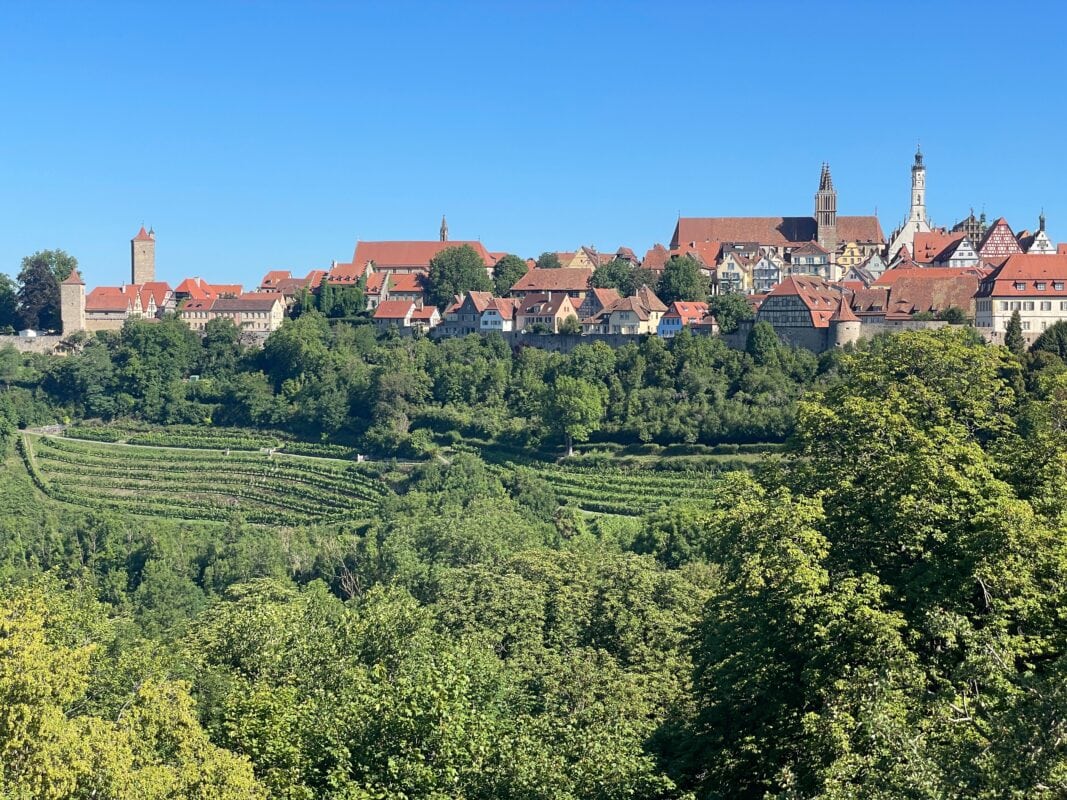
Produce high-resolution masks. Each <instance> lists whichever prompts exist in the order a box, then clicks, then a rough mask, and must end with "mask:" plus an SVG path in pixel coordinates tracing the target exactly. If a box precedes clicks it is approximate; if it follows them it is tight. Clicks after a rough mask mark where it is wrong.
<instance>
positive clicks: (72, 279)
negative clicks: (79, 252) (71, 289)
mask: <svg viewBox="0 0 1067 800" xmlns="http://www.w3.org/2000/svg"><path fill="white" fill-rule="evenodd" d="M63 283H64V284H66V285H68V286H84V285H85V281H83V280H82V277H81V275H79V274H78V268H77V267H75V268H74V269H72V270H71V271H70V275H68V276H67V279H66V280H65V281H63Z"/></svg>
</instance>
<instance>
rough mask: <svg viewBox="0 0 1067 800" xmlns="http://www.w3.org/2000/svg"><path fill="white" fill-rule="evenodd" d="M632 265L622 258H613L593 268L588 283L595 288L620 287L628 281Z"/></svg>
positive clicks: (632, 268)
mask: <svg viewBox="0 0 1067 800" xmlns="http://www.w3.org/2000/svg"><path fill="white" fill-rule="evenodd" d="M633 270H634V265H633V264H631V263H630V262H629V261H627V260H625V259H622V258H613V259H612V260H611V261H609V262H608V263H607V264H603V265H601V266H599V267H597V268H596V269H595V270H593V277H592V278H590V279H589V285H590V286H593V287H595V288H597V289H620V290H621V287H623V286H625V285H626V284H627V283H628V282H629V281H630V273H632V272H633Z"/></svg>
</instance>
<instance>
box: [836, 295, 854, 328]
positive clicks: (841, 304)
mask: <svg viewBox="0 0 1067 800" xmlns="http://www.w3.org/2000/svg"><path fill="white" fill-rule="evenodd" d="M859 321H860V318H859V317H857V316H856V314H855V312H853V310H852V306H851V305H850V304H849V302H848V301H847V300H846V299H845V296H844V295H841V299H840V300H839V301H838V303H837V311H835V312H834V315H833V316H832V317H830V322H859Z"/></svg>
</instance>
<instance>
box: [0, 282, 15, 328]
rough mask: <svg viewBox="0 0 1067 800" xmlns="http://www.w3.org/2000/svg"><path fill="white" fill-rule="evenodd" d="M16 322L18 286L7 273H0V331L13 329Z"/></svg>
mask: <svg viewBox="0 0 1067 800" xmlns="http://www.w3.org/2000/svg"><path fill="white" fill-rule="evenodd" d="M18 324H19V317H18V287H17V286H16V285H15V282H14V281H13V280H11V278H9V277H8V276H7V275H0V331H5V330H6V331H13V330H14V328H15V327H16V326H17V325H18Z"/></svg>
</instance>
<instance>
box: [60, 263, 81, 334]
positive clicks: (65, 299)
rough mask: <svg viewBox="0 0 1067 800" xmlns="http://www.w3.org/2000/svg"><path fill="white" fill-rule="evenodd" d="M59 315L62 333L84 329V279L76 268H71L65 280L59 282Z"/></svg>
mask: <svg viewBox="0 0 1067 800" xmlns="http://www.w3.org/2000/svg"><path fill="white" fill-rule="evenodd" d="M59 316H60V319H61V320H62V323H63V334H64V335H67V334H71V333H76V332H77V331H84V330H85V329H86V328H85V281H83V280H82V279H81V275H79V274H78V270H77V269H74V270H71V273H70V275H69V276H68V277H67V279H66V280H65V281H63V282H62V283H61V284H59Z"/></svg>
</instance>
